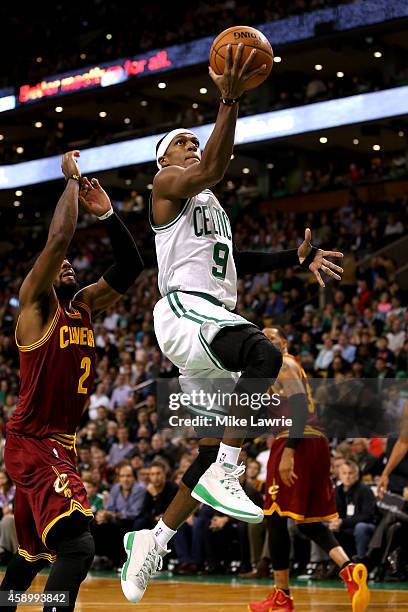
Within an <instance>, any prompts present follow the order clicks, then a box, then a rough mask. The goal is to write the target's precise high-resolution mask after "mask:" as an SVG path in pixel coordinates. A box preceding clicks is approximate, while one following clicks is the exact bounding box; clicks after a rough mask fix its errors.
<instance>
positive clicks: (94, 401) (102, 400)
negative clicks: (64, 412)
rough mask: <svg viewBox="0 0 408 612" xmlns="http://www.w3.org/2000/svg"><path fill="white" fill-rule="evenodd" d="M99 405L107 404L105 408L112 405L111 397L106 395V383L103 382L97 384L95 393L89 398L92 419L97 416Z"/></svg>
mask: <svg viewBox="0 0 408 612" xmlns="http://www.w3.org/2000/svg"><path fill="white" fill-rule="evenodd" d="M99 406H105V408H109V407H110V401H109V397H108V396H107V395H106V385H104V384H103V383H99V384H98V385H97V387H96V391H95V393H92V395H91V397H90V398H89V408H88V411H89V418H90V419H96V418H97V409H98V408H99Z"/></svg>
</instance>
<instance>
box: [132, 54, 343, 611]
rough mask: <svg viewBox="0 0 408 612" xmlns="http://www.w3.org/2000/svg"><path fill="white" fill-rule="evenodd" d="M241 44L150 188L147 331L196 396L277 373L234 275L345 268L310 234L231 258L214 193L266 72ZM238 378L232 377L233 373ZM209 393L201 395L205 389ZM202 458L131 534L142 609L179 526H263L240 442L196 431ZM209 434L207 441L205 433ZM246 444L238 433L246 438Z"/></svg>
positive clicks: (261, 381)
mask: <svg viewBox="0 0 408 612" xmlns="http://www.w3.org/2000/svg"><path fill="white" fill-rule="evenodd" d="M242 52H243V45H238V48H237V53H236V55H235V58H234V60H233V58H232V50H231V46H230V45H229V46H228V47H227V52H226V61H225V70H224V73H223V74H222V75H217V74H215V73H214V72H213V71H212V70H211V68H210V76H211V78H212V79H213V81H214V83H215V85H216V86H217V87H218V89H219V90H220V94H221V100H220V107H219V111H218V116H217V120H216V123H215V127H214V130H213V132H212V134H211V136H210V138H209V140H208V142H207V145H206V147H205V149H204V151H203V154H202V155H201V152H200V144H199V141H198V138H197V136H196V135H195V134H194V133H193V132H191V130H187V129H184V128H180V129H176V130H173V131H172V132H170V133H169V134H167V135H166V136H165V137H164V138H163V139H162V140H161V141H159V142H158V144H157V148H156V161H157V165H158V168H159V172H158V173H157V175H156V176H155V178H154V181H153V190H152V197H151V210H150V222H151V225H152V228H153V231H154V232H155V234H156V236H155V240H156V252H157V259H158V267H159V275H158V283H159V290H160V293H161V295H162V296H163V297H162V299H161V300H160V301H159V302H158V303H157V304H156V306H155V309H154V325H155V332H156V337H157V340H158V343H159V345H160V348H161V350H162V351H163V353H164V354H165V355H166V356H167V357H168V358H169V359H170V360H171V361H172V362H173V363H174V364H175V365H176V366H177V367H178V368H179V371H180V385H181V387H182V389H183V391H184V392H187V393H188V392H190V393H191V391H192V390H197V391H198V390H201V389H202V388H203V385H208V390H210V392H211V389H214V387H211V385H212V383H214V384H217V383H216V380H217V379H218V380H219V379H224V380H227V381H228V380H229V381H230V382H231V381H232V382H233V383H235V381H236V386H235V388H234V389H233V390H234V391H235V394H236V396H237V397H240V396H241V394H245V395H247V396H248V395H251V393H264V392H266V391H267V389H268V388H269V387H270V385H271V384H272V383H273V381H274V379H275V378H276V376H277V374H278V372H279V369H280V367H281V364H282V355H281V353H280V351H279V349H277V348H276V347H275V346H274V345H273V344H272V343H271V342H270V341H269V340H268V339H267V338H266V337H265V336H264V334H262V332H261V331H260V330H259V329H258V328H257V327H256V326H255V325H252V324H251V323H249V322H248V321H247V320H246V319H244V318H243V317H241V316H239V315H237V314H235V313H233V312H232V311H233V309H234V308H235V305H236V299H237V275H245V274H249V273H256V272H269V271H271V270H274V269H278V268H287V267H290V266H296V265H300V264H303V265H304V267H305V268H306V269H310V270H311V271H312V272H313V273H314V274H315V275H316V276H317V278H318V280H319V282H320V283H321V284H323V280H322V278H321V276H320V273H319V269H321V270H323V272H326V274H328V275H329V276H332V277H334V278H336V279H340V276H339V275H338V274H337V272H340V273H341V272H342V269H341V268H339V267H338V266H336V265H335V264H333V263H331V262H330V261H328V260H327V259H325V256H326V255H332V256H335V257H341V253H333V252H325V251H322V250H320V249H317V248H315V247H312V245H311V244H310V239H311V236H310V230H309V229H308V230H306V235H305V241H304V242H303V243H302V244H301V246H300V247H299V249H293V250H290V251H283V252H280V253H242V252H237V251H236V249H235V248H234V245H233V241H232V232H231V226H230V222H229V219H228V216H227V214H226V213H225V211H224V209H223V208H222V206H221V204H220V203H219V202H218V200H217V198H216V197H215V195H214V194H213V192H212V191H211V187H213V186H214V185H216V184H217V183H218V182H219V181H221V180H222V178H223V176H224V174H225V172H226V170H227V167H228V164H229V162H230V159H231V154H232V150H233V144H234V133H235V125H236V121H237V114H238V105H239V98H240V97H241V95H242V94H243V92H244V89H245V82H246V81H247V80H248V79H250V78H252V77H253V76H255V75H257V74H260V73H261V72H262V71H264V70H265V66H261V67H259V68H257V69H256V70H251V63H252V61H253V59H254V56H255V54H256V51H255V50H253V51H252V53H251V55H250V56H249V57H248V59H247V60H246V62H245V63H244V64H243V66H242V67H241V57H242ZM238 372H241V375H240V376H239V375H238V374H237V373H238ZM206 390H207V387H206ZM190 410H191V412H192V413H193V414H194V415H208V414H209V412H208V410H207V407H206V406H205V405H198V406H197V405H194V406H191V407H190ZM212 414H213V415H214V414H219V415H225V414H231V415H233V416H237V417H243V416H244V417H248V416H249V410H248V408H247V407H246V408H245V410H244V411H242V409H241V406H240V404H239V402H237V404H236V405H233V406H231V408H230V410H229V409H228V408H227V407H226V406H217V407H216V409H215V410H212ZM197 433H198V435H199V437H200V438H202V439H201V441H200V446H199V455H198V457H197V459H196V460H195V461H194V462H193V464H192V465H191V466H190V467H189V468H188V470H187V471H186V473H185V474H184V476H183V479H182V484H181V486H180V489H179V492H178V494H177V495H176V497H175V498H174V500H173V502H172V503H171V504H170V506H169V508H168V509H167V511H166V512H165V514H164V516H163V518H162V519H161V520H160V521H159V523H158V525H157V527H156V528H155V529H153V530H152V531H147V530H145V531H141V532H130V533H128V534H126V536H125V539H124V544H125V549H126V551H127V554H128V560H127V562H126V563H125V565H124V566H123V569H122V575H121V583H122V589H123V592H124V594H125V596H126V597H127V598H128V599H129V600H130V601H133V602H137V601H140V599H141V598H142V597H143V593H144V591H145V589H146V585H147V581H148V579H149V577H150V576H151V575H152V573H153V572H154V571H156V569H158V568H160V567H161V558H162V555H163V554H165V552H166V545H167V543H168V542H169V540H170V539H171V537H173V535H174V534H175V533H176V530H177V529H178V527H179V526H180V525H181V524H182V523H183V522H184V521H185V520H186V518H187V517H188V516H189V515H190V513H191V512H193V511H194V510H195V508H196V507H197V505H198V504H199V503H200V502H204V503H206V504H208V505H210V506H212V507H213V508H215V509H216V510H219V511H221V512H223V513H225V514H227V515H229V516H232V517H234V518H238V519H241V520H243V521H246V522H249V523H257V522H260V521H262V520H263V511H262V509H261V508H258V507H257V506H256V505H255V504H254V503H252V501H251V500H250V499H249V498H248V497H247V496H246V494H245V493H244V491H243V490H242V487H241V485H240V482H239V477H240V475H242V473H243V471H244V470H245V468H244V466H238V465H237V463H238V456H239V453H240V447H241V444H242V433H241V434H240V435H238V436H237V432H236V431H234V430H233V428H229V427H226V428H225V432H224V437H223V441H222V442H221V444H220V440H219V439H217V438H216V437H215V435H209V432H208V431H207V432H199V431H197ZM211 433H212V432H211ZM244 436H245V434H244Z"/></svg>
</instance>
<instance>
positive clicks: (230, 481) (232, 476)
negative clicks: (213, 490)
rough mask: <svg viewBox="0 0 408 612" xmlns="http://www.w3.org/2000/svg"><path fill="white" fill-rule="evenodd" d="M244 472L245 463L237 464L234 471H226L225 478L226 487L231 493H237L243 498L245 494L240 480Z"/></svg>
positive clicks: (236, 494) (237, 495)
mask: <svg viewBox="0 0 408 612" xmlns="http://www.w3.org/2000/svg"><path fill="white" fill-rule="evenodd" d="M244 472H245V465H244V464H243V463H241V465H237V467H236V468H235V470H234V471H233V472H225V478H223V483H224V486H225V489H226V490H227V491H229V492H230V493H231V495H235V496H236V497H238V498H242V497H244V495H245V493H244V491H243V490H242V487H241V484H240V482H239V477H240V476H242V474H244Z"/></svg>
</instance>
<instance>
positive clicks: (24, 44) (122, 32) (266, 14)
mask: <svg viewBox="0 0 408 612" xmlns="http://www.w3.org/2000/svg"><path fill="white" fill-rule="evenodd" d="M351 1H353V0H288V1H285V2H283V0H262V1H259V2H256V3H249V2H247V1H246V0H244V1H243V0H227V1H225V0H223V1H222V2H210V1H209V0H205V1H204V0H202V1H201V2H199V3H197V4H193V5H192V4H191V3H189V2H187V1H186V0H183V1H178V2H175V3H173V4H171V5H168V4H163V3H158V4H157V3H155V4H151V3H149V2H139V3H137V4H132V5H126V3H123V2H119V1H115V2H110V3H109V4H106V3H104V2H102V1H101V0H84V2H81V5H80V6H79V7H78V8H77V10H76V11H75V14H73V13H72V12H71V11H68V10H67V8H66V6H65V5H64V4H63V3H54V2H50V1H46V2H42V3H41V5H39V6H37V7H34V6H31V7H30V6H27V8H26V10H25V11H24V12H21V11H19V10H18V9H16V10H15V11H14V14H13V8H12V7H10V6H8V7H6V6H5V5H4V7H3V8H2V9H0V10H1V13H0V14H1V15H2V17H3V20H5V21H7V24H8V27H7V30H5V32H4V37H3V45H4V50H6V49H7V48H13V64H12V65H11V66H10V65H9V64H7V63H5V64H4V65H3V68H4V69H3V70H1V71H0V72H1V74H2V78H1V81H0V86H3V87H5V86H15V85H16V84H17V83H19V82H21V81H22V80H24V81H27V80H28V81H30V82H34V81H37V80H41V78H44V77H46V76H50V75H52V74H57V73H61V72H65V71H68V70H72V69H76V68H78V67H80V66H88V65H89V64H91V63H92V62H101V61H109V60H114V59H117V58H119V57H124V56H128V55H130V56H132V55H136V54H137V53H141V52H143V51H148V50H150V49H155V48H158V47H163V46H169V45H173V44H177V43H178V42H180V41H183V42H186V41H189V40H193V39H197V38H201V37H203V36H207V35H210V34H214V33H215V32H217V31H218V30H219V28H220V24H223V26H224V27H225V28H227V27H229V26H233V25H236V24H237V23H245V24H248V25H253V24H260V23H265V22H268V21H273V20H276V19H282V18H284V17H287V16H289V15H296V14H302V13H305V12H308V11H313V10H317V9H320V8H324V7H327V6H335V5H339V4H345V3H347V2H351ZM108 24H109V25H108ZM39 32H41V36H39ZM73 33H75V36H73ZM107 35H110V38H108V39H107V38H106V36H107ZM37 58H40V59H37Z"/></svg>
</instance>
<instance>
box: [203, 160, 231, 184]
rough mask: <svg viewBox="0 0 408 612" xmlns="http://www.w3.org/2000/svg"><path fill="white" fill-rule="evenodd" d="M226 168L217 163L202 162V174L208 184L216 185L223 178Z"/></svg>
mask: <svg viewBox="0 0 408 612" xmlns="http://www.w3.org/2000/svg"><path fill="white" fill-rule="evenodd" d="M226 170H227V169H226V168H224V166H223V165H221V164H219V163H211V164H204V165H203V167H202V171H203V175H204V177H205V179H206V181H207V182H208V186H209V187H212V186H213V185H216V184H217V183H219V182H220V181H222V179H223V178H224V175H225V172H226Z"/></svg>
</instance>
